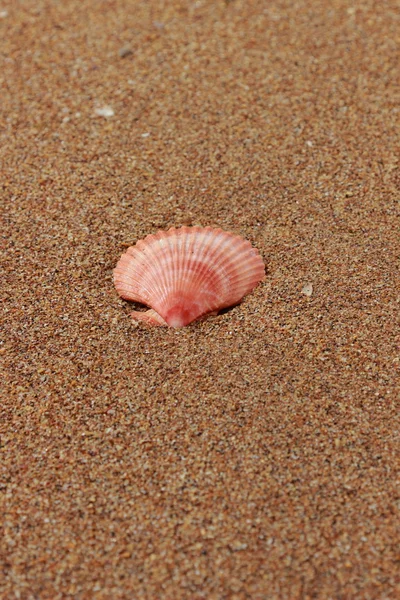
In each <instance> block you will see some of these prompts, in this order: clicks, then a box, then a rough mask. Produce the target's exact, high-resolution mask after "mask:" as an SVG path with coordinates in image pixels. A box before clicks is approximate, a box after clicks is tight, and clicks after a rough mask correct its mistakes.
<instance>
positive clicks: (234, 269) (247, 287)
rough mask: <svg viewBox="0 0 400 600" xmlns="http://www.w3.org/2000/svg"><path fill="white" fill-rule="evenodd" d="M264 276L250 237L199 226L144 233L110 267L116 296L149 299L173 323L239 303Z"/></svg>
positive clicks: (129, 298)
mask: <svg viewBox="0 0 400 600" xmlns="http://www.w3.org/2000/svg"><path fill="white" fill-rule="evenodd" d="M264 275H265V267H264V263H263V260H262V257H261V255H260V253H259V252H258V250H257V249H256V248H254V247H253V246H252V244H251V243H250V242H249V241H247V240H245V239H244V238H242V237H241V236H239V235H236V234H233V233H231V232H225V231H223V230H222V229H219V228H218V229H213V228H211V227H205V228H202V227H197V226H196V227H185V226H184V227H181V228H179V229H176V228H173V227H172V228H170V229H169V230H168V231H161V230H160V231H158V232H157V233H155V234H150V235H148V236H146V237H145V238H144V239H143V240H139V241H138V242H137V243H136V245H135V246H132V247H129V248H128V249H127V251H126V253H125V254H123V255H122V256H121V258H120V260H119V262H118V264H117V265H116V268H115V269H114V272H113V278H114V284H115V287H116V289H117V291H118V293H119V294H120V296H122V297H123V298H126V299H128V300H136V301H138V302H141V303H143V304H147V305H148V306H149V307H150V308H151V309H153V310H154V311H156V313H157V314H159V315H160V319H165V320H166V321H167V322H168V324H169V325H170V326H173V327H182V326H184V325H187V324H189V323H190V322H191V321H193V320H195V319H197V318H199V317H200V316H202V315H204V314H206V313H209V312H212V311H218V310H220V309H221V308H224V307H227V306H231V305H233V304H237V303H239V302H240V300H241V299H242V298H243V297H244V296H246V295H247V294H248V293H249V292H250V291H251V290H252V289H253V288H254V287H255V286H256V285H257V283H258V282H259V281H260V280H261V279H263V277H264ZM149 316H150V315H149ZM134 318H136V317H134ZM137 318H139V317H137Z"/></svg>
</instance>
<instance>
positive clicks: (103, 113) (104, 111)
mask: <svg viewBox="0 0 400 600" xmlns="http://www.w3.org/2000/svg"><path fill="white" fill-rule="evenodd" d="M94 114H95V115H96V116H97V117H104V118H106V119H108V118H109V117H113V116H114V114H115V113H114V110H113V109H112V108H111V106H102V107H100V108H96V109H95V111H94Z"/></svg>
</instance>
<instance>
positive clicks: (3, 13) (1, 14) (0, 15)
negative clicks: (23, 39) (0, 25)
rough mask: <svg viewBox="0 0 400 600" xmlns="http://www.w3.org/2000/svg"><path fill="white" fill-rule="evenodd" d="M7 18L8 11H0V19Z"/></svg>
mask: <svg viewBox="0 0 400 600" xmlns="http://www.w3.org/2000/svg"><path fill="white" fill-rule="evenodd" d="M6 17H8V10H0V19H5V18H6Z"/></svg>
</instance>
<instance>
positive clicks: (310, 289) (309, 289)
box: [301, 283, 313, 297]
mask: <svg viewBox="0 0 400 600" xmlns="http://www.w3.org/2000/svg"><path fill="white" fill-rule="evenodd" d="M301 293H302V294H305V295H306V296H308V297H310V296H311V295H312V293H313V285H312V283H306V285H305V286H304V287H303V288H302V290H301Z"/></svg>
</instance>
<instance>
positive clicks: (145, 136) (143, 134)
mask: <svg viewBox="0 0 400 600" xmlns="http://www.w3.org/2000/svg"><path fill="white" fill-rule="evenodd" d="M149 135H150V133H142V138H147V137H149Z"/></svg>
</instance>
